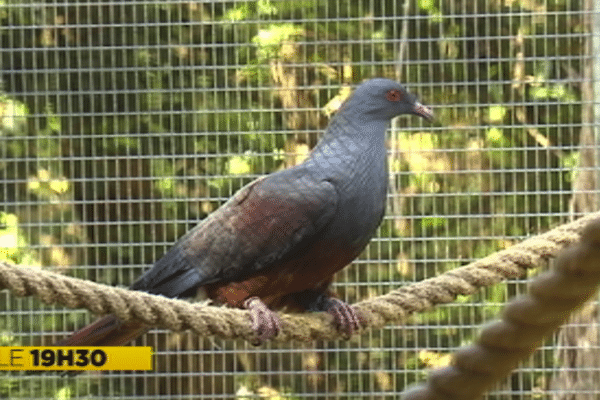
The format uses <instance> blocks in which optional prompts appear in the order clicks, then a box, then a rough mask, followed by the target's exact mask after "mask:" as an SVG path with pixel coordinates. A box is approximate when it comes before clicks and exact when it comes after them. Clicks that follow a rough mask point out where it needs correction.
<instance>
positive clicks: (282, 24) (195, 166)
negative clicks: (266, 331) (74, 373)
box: [0, 0, 587, 398]
mask: <svg viewBox="0 0 600 400" xmlns="http://www.w3.org/2000/svg"><path fill="white" fill-rule="evenodd" d="M50 3H51V2H48V4H47V5H46V7H41V6H39V2H33V1H30V0H22V1H17V0H10V1H3V2H0V24H1V25H2V26H10V29H4V30H0V40H2V45H3V49H4V51H3V52H2V55H1V56H0V57H2V60H1V62H2V64H3V65H4V66H7V71H8V70H9V71H10V73H5V75H4V76H3V78H4V79H3V80H2V84H3V87H2V90H3V93H2V94H1V96H0V110H1V111H2V112H1V113H0V139H2V141H3V146H2V148H1V149H0V154H1V157H0V173H1V174H2V176H4V177H6V181H4V182H3V183H2V185H3V187H2V188H1V189H2V190H0V201H2V202H3V204H7V205H9V207H8V209H7V210H3V211H2V212H1V213H0V224H1V225H0V246H1V248H0V259H3V260H10V261H12V262H15V263H18V264H21V265H43V266H57V265H60V266H61V267H63V268H69V267H70V266H71V265H86V266H89V270H85V271H82V270H81V269H77V270H74V271H72V272H71V273H72V274H75V275H78V276H85V277H88V278H90V279H95V280H98V281H102V282H107V283H113V284H120V285H127V284H130V283H131V281H132V279H134V278H135V277H136V276H137V275H138V274H139V273H140V268H141V267H140V266H142V265H147V264H151V263H152V262H153V261H154V260H155V259H156V258H157V257H158V256H160V254H162V253H163V252H164V250H165V246H164V243H165V242H166V243H168V242H172V241H173V240H175V239H176V238H177V237H179V236H180V235H181V234H183V232H185V231H186V230H187V229H189V228H190V226H191V225H193V223H194V222H195V221H197V220H200V219H202V218H204V217H205V216H206V215H207V214H208V213H209V212H211V211H212V210H214V209H215V208H216V207H217V206H218V205H219V204H220V203H221V202H222V201H223V200H224V199H225V198H227V197H228V196H230V195H231V194H232V193H233V192H234V191H235V190H237V189H239V188H240V187H241V186H242V185H244V184H246V183H247V182H249V181H250V180H251V179H252V178H253V177H255V176H257V175H260V174H263V173H268V172H270V171H274V170H277V169H279V168H282V167H283V166H285V165H287V164H286V160H287V158H288V157H289V154H288V153H289V152H290V151H291V150H290V149H293V146H291V145H290V143H292V142H293V140H292V139H290V137H293V136H294V137H295V135H296V134H297V133H298V132H304V131H309V130H317V128H321V126H316V125H310V124H308V123H306V122H305V120H302V122H301V123H300V124H299V125H298V126H291V124H290V121H291V120H292V119H293V116H290V115H292V114H293V113H294V112H295V111H296V110H294V109H293V107H290V106H289V105H287V107H289V108H288V109H286V110H282V108H285V107H286V103H285V98H284V95H282V90H281V89H286V90H288V91H290V90H291V91H293V90H296V91H295V92H293V93H292V96H291V97H292V98H301V99H302V100H306V101H307V103H306V104H308V106H306V104H305V105H304V106H303V107H306V108H310V109H311V110H310V111H307V112H306V115H310V116H313V117H315V118H314V119H315V120H320V119H322V118H323V115H326V114H328V113H330V112H331V111H333V110H334V109H335V108H336V107H337V106H339V104H340V103H341V100H342V98H343V97H344V96H345V94H346V92H345V91H344V89H342V90H341V91H340V92H339V93H338V92H337V91H332V90H331V89H328V88H327V86H328V85H331V86H336V87H337V86H339V85H340V84H344V83H350V82H360V81H361V80H362V79H364V78H369V77H372V76H377V75H381V76H388V77H392V78H393V77H394V76H395V73H396V72H395V69H396V68H395V67H396V60H397V58H398V54H397V48H398V43H397V42H398V40H399V39H401V38H402V33H403V31H404V29H403V28H406V32H408V35H409V37H408V39H410V40H408V41H406V42H405V45H406V49H407V54H406V57H405V59H406V60H410V62H407V63H406V64H405V65H403V81H405V83H406V84H407V85H408V86H409V87H411V86H416V85H417V84H422V86H418V87H417V88H416V89H415V91H416V92H418V94H419V96H420V97H421V98H422V99H423V100H424V102H425V103H430V104H435V105H436V106H438V107H436V114H437V116H438V117H437V118H438V121H439V123H440V124H441V125H442V126H443V127H444V129H443V132H441V133H440V132H438V131H439V130H440V129H439V128H438V127H436V129H435V130H431V131H427V128H426V130H425V131H424V132H420V131H416V129H412V130H410V131H409V130H404V131H402V132H397V133H395V136H394V137H393V140H391V141H390V142H391V143H392V146H393V147H392V148H391V150H392V151H393V154H398V156H397V157H394V158H393V159H391V160H390V173H391V175H392V179H393V183H394V187H393V189H394V192H393V193H391V194H392V195H393V196H394V199H395V200H394V201H395V203H394V204H393V207H392V209H393V211H394V213H395V214H394V215H393V218H389V219H386V220H385V221H384V223H383V224H382V226H381V227H380V230H379V237H381V238H385V239H388V240H386V241H385V243H382V241H380V242H378V241H375V242H374V243H372V244H371V245H370V246H369V248H368V249H367V250H366V252H365V253H364V254H363V255H362V256H361V259H360V260H359V263H357V264H355V265H354V266H353V267H352V268H350V269H349V272H348V274H347V275H344V276H345V277H347V279H349V280H350V281H352V282H354V281H355V280H358V281H359V282H360V283H361V285H348V286H343V285H342V286H343V288H341V289H340V291H341V292H343V293H344V294H345V295H347V297H348V298H349V299H351V300H358V299H361V298H364V297H368V296H373V295H376V294H381V293H382V292H384V291H387V290H389V289H390V286H389V285H387V283H389V282H392V283H395V282H401V281H403V280H418V279H424V278H427V277H431V276H433V275H436V274H439V273H442V272H444V271H447V270H450V269H452V268H456V267H459V266H460V265H463V264H465V263H467V262H469V261H470V260H472V259H474V258H477V257H482V256H485V255H487V254H490V253H492V252H494V251H497V250H500V249H504V248H506V247H507V246H508V245H510V244H512V243H511V242H508V241H505V240H503V239H502V238H505V237H511V238H512V237H524V236H526V235H529V234H534V233H537V232H539V231H542V230H546V229H547V228H548V227H549V226H551V225H552V224H554V223H556V222H557V220H558V219H557V218H556V217H553V216H554V215H556V214H559V213H564V212H566V211H567V209H568V201H567V199H566V194H565V193H567V192H568V189H569V188H570V185H571V184H572V182H573V179H574V175H573V170H574V169H575V167H576V166H577V165H578V162H579V153H578V152H577V151H574V150H572V149H573V148H574V146H575V145H576V144H577V143H576V140H577V139H576V136H577V135H574V134H573V126H576V125H577V124H580V123H581V104H580V103H581V98H582V94H581V89H580V88H579V87H578V86H576V85H573V84H569V83H568V82H567V83H565V82H564V81H565V79H563V78H565V77H568V76H582V75H583V74H584V68H583V65H582V62H583V61H584V57H581V54H582V52H583V48H584V45H585V43H584V39H582V38H581V37H582V36H583V35H571V34H572V33H582V32H583V33H585V32H586V29H587V27H586V26H585V25H584V22H583V18H579V17H578V18H575V17H572V16H570V17H569V16H567V13H565V12H564V11H565V10H566V9H569V10H571V11H577V12H579V11H582V10H579V9H577V7H580V6H581V4H579V3H577V4H576V5H572V4H571V5H569V7H567V5H568V4H569V3H568V2H566V0H560V1H558V0H557V1H547V2H544V4H543V5H540V4H541V3H540V4H538V3H539V2H533V1H512V2H490V1H487V0H475V1H471V0H469V1H466V0H455V1H452V2H443V1H433V0H420V1H419V2H417V3H414V4H413V3H411V4H410V7H409V8H408V15H406V16H405V17H402V18H398V21H400V22H396V20H394V21H393V22H392V21H390V18H389V17H390V16H391V13H392V12H398V13H400V12H403V10H401V7H400V6H398V4H399V3H398V2H395V1H391V0H386V1H380V2H357V1H351V0H336V1H333V0H331V1H305V0H301V1H269V0H257V1H244V2H213V3H211V4H208V3H206V2H205V3H202V2H200V3H198V2H181V3H170V2H169V3H161V2H156V3H153V2H121V3H115V2H111V3H110V4H109V3H102V2H99V3H97V4H96V3H94V2H91V3H90V2H89V1H86V2H82V1H71V2H67V3H65V4H61V6H60V7H56V6H55V5H53V4H54V3H52V4H50ZM4 5H10V7H4ZM394 10H395V11H394ZM457 10H460V12H459V13H457V12H456V11H457ZM482 10H485V13H482ZM532 11H534V12H532ZM544 11H547V12H548V13H547V14H545V13H544ZM470 14H473V15H474V17H472V18H471V17H469V15H470ZM576 14H578V13H576ZM324 16H326V17H324ZM415 17H416V18H415ZM334 18H335V19H334ZM79 26H82V27H85V28H80V27H79ZM549 32H552V35H551V36H550V37H545V36H544V35H545V34H547V33H549ZM482 35H483V36H484V37H482ZM432 38H435V43H431V39H432ZM23 49H31V51H23ZM73 49H77V51H73ZM431 60H437V61H436V62H432V61H431ZM465 60H468V62H465ZM365 61H368V62H365ZM48 71H51V72H48ZM567 81H568V80H567ZM282 82H295V84H296V85H298V86H302V87H311V89H310V90H307V91H300V90H298V88H296V87H294V86H293V85H291V86H284V84H283V83H282ZM456 82H459V83H460V82H464V83H465V84H464V85H455V84H449V83H456ZM31 88H35V90H32V89H31ZM49 94H51V95H49ZM338 94H339V96H336V95H338ZM446 105H452V106H446ZM463 105H464V106H463ZM313 107H314V108H316V109H317V110H318V109H320V108H323V110H324V112H323V113H320V111H312V108H313ZM300 108H301V107H300ZM306 120H308V118H306ZM409 121H410V120H403V121H402V122H401V124H403V125H406V124H410V122H409ZM538 126H539V128H538ZM531 127H536V128H535V129H533V128H531ZM288 133H289V134H288ZM309 142H310V141H309ZM394 143H395V144H394ZM546 148H547V149H552V148H563V149H565V150H562V151H560V152H553V151H546ZM515 171H518V172H515ZM23 204H26V206H23ZM32 204H33V205H32ZM403 216H410V218H406V219H404V218H403ZM162 221H174V222H172V223H165V222H162ZM181 221H186V222H181ZM36 224H38V225H39V227H37V228H23V227H21V226H20V225H23V226H28V227H31V226H37V225H36ZM70 245H74V246H72V247H73V249H71V248H70V247H69V246H70ZM30 247H32V248H33V247H35V248H37V249H38V250H31V249H30ZM80 248H83V250H77V249H80ZM40 249H41V250H40ZM365 264H367V265H365ZM106 265H132V267H131V268H129V269H128V268H121V269H119V270H117V269H111V268H99V267H105V266H106ZM341 280H342V281H343V280H344V278H343V277H342V278H341ZM362 283H364V284H362ZM382 283H386V284H385V285H384V284H382ZM518 290H519V289H518V285H497V286H495V287H493V288H489V289H486V290H485V291H482V293H478V294H476V295H473V296H469V297H462V298H459V300H458V301H457V302H456V304H454V305H452V306H448V307H440V308H437V309H435V310H432V311H430V312H428V313H425V314H422V315H420V316H419V317H418V319H417V321H416V323H415V325H417V327H416V328H415V330H414V332H413V331H410V329H407V330H406V332H404V331H403V332H399V329H395V328H393V329H385V330H383V331H382V332H380V333H378V334H374V333H370V334H367V335H365V337H363V338H360V340H354V341H351V342H350V343H347V344H345V343H344V344H342V343H335V344H334V345H335V346H336V347H338V348H341V347H343V346H344V345H347V346H348V349H349V350H352V351H348V352H327V351H324V352H323V353H319V355H318V357H317V358H319V357H320V358H319V360H321V361H322V362H323V364H325V365H327V366H328V368H331V369H332V370H348V371H349V372H348V385H347V386H346V387H344V388H338V387H337V386H336V385H337V384H338V383H337V382H335V379H337V378H331V380H330V381H328V382H327V385H329V386H327V387H328V388H335V390H338V389H339V390H340V391H341V390H345V391H347V392H352V391H354V392H360V391H361V390H363V389H365V388H369V390H371V389H370V388H371V387H372V386H373V385H375V384H376V383H374V382H384V381H389V382H390V383H389V385H390V386H389V387H392V388H395V389H400V388H402V387H405V386H406V385H408V384H410V383H412V382H414V381H415V380H417V379H419V378H421V377H422V376H423V375H424V371H425V369H426V367H427V366H428V364H427V363H426V362H424V361H423V360H424V357H423V356H422V355H420V354H418V353H415V354H408V355H407V354H405V353H406V352H404V351H400V350H393V351H387V349H388V348H390V347H391V348H397V347H398V343H397V340H398V339H397V338H398V336H399V335H402V337H403V339H402V343H401V344H402V346H404V347H405V348H408V349H410V348H423V349H425V348H427V347H428V346H429V345H430V344H431V343H435V344H436V345H437V346H446V347H454V346H458V345H460V344H462V343H464V342H465V341H468V340H469V339H470V338H471V337H472V336H473V335H474V334H475V328H465V329H460V330H459V329H458V328H457V327H459V326H462V325H466V324H470V325H473V324H478V323H480V322H484V321H487V320H489V319H490V318H492V317H494V316H495V315H496V313H497V311H498V308H499V306H500V305H501V304H502V303H503V302H505V301H506V299H507V298H508V297H509V296H510V295H511V294H513V293H515V292H517V291H518ZM472 303H476V304H483V305H484V306H483V307H479V306H473V305H472ZM2 305H3V306H5V308H6V309H11V308H14V309H17V307H21V308H19V309H23V304H21V303H18V305H17V303H15V302H12V300H11V301H9V302H8V303H7V304H4V303H3V304H2ZM30 306H31V307H32V309H41V310H44V308H43V307H44V306H43V305H39V304H37V303H32V304H31V305H30ZM19 318H20V317H14V318H9V319H6V320H5V321H0V331H1V332H9V331H10V330H11V329H13V328H14V327H15V326H19V328H20V329H23V330H26V329H31V330H32V331H40V330H52V328H53V327H55V326H57V325H58V324H59V323H62V324H66V325H70V326H74V325H81V324H82V323H83V322H84V319H85V316H84V315H83V314H76V313H72V314H70V315H66V316H58V315H57V316H56V317H51V316H48V317H44V318H39V319H38V320H35V321H33V320H23V319H19ZM419 325H422V326H427V327H429V328H428V329H418V328H419V327H418V326H419ZM61 326H62V325H61ZM431 326H437V328H435V329H432V328H431ZM7 337H8V336H7ZM11 340H12V339H11ZM0 344H2V343H0ZM328 345H329V344H322V346H323V349H324V350H327V346H328ZM332 346H333V345H332ZM365 347H366V348H371V349H373V350H372V351H370V352H367V351H365V350H361V348H365ZM376 349H386V351H382V350H376ZM273 357H275V356H273ZM289 357H290V358H294V357H295V356H293V355H291V356H289ZM315 357H316V356H315ZM550 363H551V361H548V362H547V364H546V365H550ZM315 364H318V363H315ZM357 365H358V366H360V367H361V368H363V369H364V370H366V371H373V370H376V369H377V368H380V369H387V370H388V371H389V370H411V371H415V370H418V371H417V372H416V373H414V374H412V375H410V374H409V375H408V377H406V376H405V375H403V374H401V373H397V374H391V373H387V372H386V373H382V375H381V376H379V377H374V376H373V375H372V374H371V372H369V373H360V372H359V371H357V370H356V369H355V368H354V366H357ZM315 368H316V367H315ZM350 369H352V371H350ZM319 379H321V378H319ZM378 379H380V380H378ZM317 380H318V379H317ZM111 382H112V383H111V384H114V385H117V383H115V382H117V380H114V381H111ZM288 383H289V384H287V383H286V384H285V385H282V386H281V387H285V388H286V390H284V391H282V390H280V389H277V390H275V391H274V392H269V393H270V394H267V395H268V396H272V397H276V396H282V397H285V398H290V396H289V395H288V392H291V393H294V392H296V391H300V390H301V387H300V385H301V383H299V382H288ZM377 384H380V383H377ZM294 385H296V386H294ZM381 385H382V386H381V387H384V384H383V383H381ZM14 386H15V380H13V379H12V378H10V379H8V378H7V379H4V378H2V379H0V396H8V393H10V394H11V395H13V397H14V392H13V391H12V390H13V389H12V388H14ZM117 386H118V385H117ZM114 387H115V388H116V386H114ZM259 388H260V386H259ZM288 388H289V390H288ZM93 390H94V386H93V385H91V386H90V387H88V386H85V385H74V386H73V387H71V386H69V387H57V388H56V391H55V397H56V398H71V397H78V396H81V397H83V396H86V395H89V393H90V391H93ZM115 390H117V391H120V390H122V391H123V392H124V393H125V392H127V390H131V389H130V388H124V387H118V388H117V389H115ZM382 391H383V390H382ZM230 392H231V391H230ZM254 392H256V393H258V394H259V395H262V394H261V393H260V392H259V391H258V389H256V390H255V389H254V388H253V389H252V393H246V394H247V395H248V396H249V395H250V394H255V393H254ZM265 393H266V392H265ZM246 394H244V393H241V394H240V395H239V396H240V398H242V397H244V396H245V395H246Z"/></svg>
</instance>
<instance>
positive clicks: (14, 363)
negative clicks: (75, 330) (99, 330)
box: [0, 346, 152, 371]
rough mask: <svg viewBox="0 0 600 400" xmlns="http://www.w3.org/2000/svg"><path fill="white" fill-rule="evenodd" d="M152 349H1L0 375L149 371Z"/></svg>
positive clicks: (139, 347)
mask: <svg viewBox="0 0 600 400" xmlns="http://www.w3.org/2000/svg"><path fill="white" fill-rule="evenodd" d="M151 369H152V347H149V346H145V347H144V346H138V347H132V346H101V347H87V346H86V347H79V346H77V347H75V346H65V347H51V346H47V347H33V346H31V347H13V346H10V347H9V346H0V371H89V370H94V371H99V370H107V371H108V370H110V371H119V370H128V371H131V370H151Z"/></svg>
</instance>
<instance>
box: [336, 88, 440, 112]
mask: <svg viewBox="0 0 600 400" xmlns="http://www.w3.org/2000/svg"><path fill="white" fill-rule="evenodd" d="M343 111H344V112H347V113H350V114H353V115H354V116H355V117H356V118H360V117H361V116H362V117H363V118H380V119H385V120H390V119H392V118H394V117H396V116H398V115H402V114H414V115H418V116H419V117H422V118H425V119H426V120H428V121H431V120H433V111H432V110H431V109H430V108H429V107H426V106H424V105H423V104H421V102H419V101H418V100H417V97H416V96H415V95H413V94H411V93H409V92H408V91H407V90H406V89H405V88H404V86H402V85H400V84H399V83H398V82H395V81H392V80H390V79H384V78H376V79H370V80H368V81H366V82H364V83H362V84H360V85H359V86H358V87H357V88H356V90H355V91H354V93H353V94H352V96H351V97H350V98H349V99H348V100H347V101H346V103H345V104H344V105H343Z"/></svg>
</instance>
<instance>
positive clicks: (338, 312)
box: [325, 297, 360, 337]
mask: <svg viewBox="0 0 600 400" xmlns="http://www.w3.org/2000/svg"><path fill="white" fill-rule="evenodd" d="M325 307H326V311H327V312H328V313H329V314H331V315H333V320H334V321H335V323H336V325H337V327H338V330H339V331H340V332H342V333H344V334H346V335H347V336H348V337H350V336H352V334H354V333H355V332H356V331H358V330H359V329H360V316H359V315H358V313H357V312H356V309H355V308H354V307H352V306H351V305H350V304H348V303H346V302H344V301H342V300H340V299H337V298H335V297H328V298H327V299H326V300H325Z"/></svg>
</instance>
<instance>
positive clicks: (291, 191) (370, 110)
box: [54, 78, 433, 346]
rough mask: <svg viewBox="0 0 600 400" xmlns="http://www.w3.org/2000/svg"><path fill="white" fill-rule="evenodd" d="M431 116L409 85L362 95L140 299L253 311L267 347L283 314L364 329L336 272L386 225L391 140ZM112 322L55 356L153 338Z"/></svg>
mask: <svg viewBox="0 0 600 400" xmlns="http://www.w3.org/2000/svg"><path fill="white" fill-rule="evenodd" d="M402 114H413V115H417V116H419V117H422V118H424V119H426V120H428V121H431V120H432V119H433V111H432V110H431V108H429V107H427V106H425V105H423V104H422V103H421V102H419V101H418V99H417V97H416V96H415V95H413V94H411V93H410V92H408V91H407V90H406V88H405V87H404V86H402V85H401V84H400V83H398V82H396V81H393V80H390V79H385V78H373V79H370V80H367V81H365V82H363V83H361V84H360V85H358V86H357V87H356V89H355V91H354V92H353V93H352V95H351V96H350V97H349V98H348V99H346V101H344V103H342V105H341V106H340V108H339V110H338V111H337V113H336V114H335V115H334V116H333V117H332V118H331V120H330V121H329V124H328V126H327V128H326V130H325V132H324V134H323V135H322V137H321V139H320V140H319V142H318V143H317V144H316V146H315V147H314V149H313V150H312V151H311V152H310V154H309V155H308V157H307V158H306V159H305V160H304V161H303V162H302V163H300V164H298V165H295V166H293V167H290V168H287V169H283V170H280V171H277V172H273V173H271V174H269V175H266V176H263V177H260V178H258V179H256V180H254V181H252V182H250V183H249V184H247V185H246V186H244V187H242V188H241V189H240V190H239V191H237V192H236V193H235V194H234V195H233V196H232V197H231V198H230V199H229V200H228V201H226V202H225V203H224V204H223V205H222V206H221V207H220V208H218V209H217V210H215V211H214V212H212V213H211V214H209V215H208V216H207V217H206V218H204V219H203V220H201V221H200V222H199V223H198V225H196V226H195V227H194V228H193V229H191V230H190V231H189V232H187V233H186V234H185V235H184V236H182V237H181V238H180V239H179V240H178V241H177V242H176V243H175V244H174V245H173V247H171V248H170V250H168V251H167V252H166V253H165V254H164V255H163V256H162V257H161V258H160V259H159V260H158V261H156V263H155V264H154V265H153V266H152V267H151V268H150V269H149V270H147V271H146V272H145V273H144V274H143V275H142V276H141V277H140V278H139V279H138V280H137V281H135V282H134V283H133V285H131V289H132V290H138V291H143V292H147V293H151V294H156V295H162V296H166V297H169V298H180V299H188V298H195V297H196V296H205V297H208V298H209V299H211V300H212V301H214V302H216V303H218V304H222V305H227V306H231V307H237V308H242V309H247V310H249V319H250V320H249V323H251V326H252V329H253V331H254V333H255V336H256V340H255V341H254V344H257V345H260V344H262V343H264V342H266V341H267V340H269V339H272V338H273V337H275V336H276V335H277V334H278V333H279V332H280V330H281V320H280V318H279V316H278V314H277V313H276V310H279V309H282V308H283V309H286V310H296V311H300V312H305V311H308V312H312V311H314V312H319V311H323V312H327V313H329V314H331V315H332V316H333V321H334V323H335V324H336V327H337V329H338V330H339V331H340V332H341V333H343V334H345V335H352V334H353V333H355V332H356V331H358V330H359V329H360V327H361V321H360V316H359V315H358V313H357V312H356V310H355V309H354V308H353V307H352V306H350V305H349V304H347V303H346V302H344V301H342V300H341V299H339V298H338V297H337V296H336V295H335V294H334V293H333V292H332V291H331V289H330V285H331V283H332V281H333V276H334V274H335V273H336V272H338V271H339V270H341V269H342V268H344V267H345V266H347V265H348V264H350V263H351V262H352V261H353V260H354V259H355V258H356V257H358V256H359V255H360V253H361V252H362V251H363V249H364V248H365V247H366V246H367V244H368V243H369V241H370V240H371V238H372V237H373V235H374V234H375V232H376V230H377V228H378V226H379V224H380V223H381V221H382V218H383V215H384V210H385V204H386V197H387V182H388V171H387V149H386V145H385V136H386V131H387V129H388V127H389V124H390V121H391V120H392V119H393V118H395V117H396V116H399V115H402ZM149 329H150V328H149V326H147V325H145V324H143V323H141V322H137V321H121V320H119V319H118V318H117V317H116V316H114V315H108V316H105V317H103V318H101V319H99V320H97V321H96V322H93V323H92V324H90V325H88V326H86V327H84V328H82V329H80V330H78V331H77V332H75V333H73V334H71V335H70V336H68V337H66V338H65V339H63V340H60V341H59V342H56V343H55V344H54V345H55V346H120V345H125V344H127V343H129V342H131V341H132V340H134V339H135V338H137V337H139V336H141V335H143V334H144V333H146V332H147V331H148V330H149Z"/></svg>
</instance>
